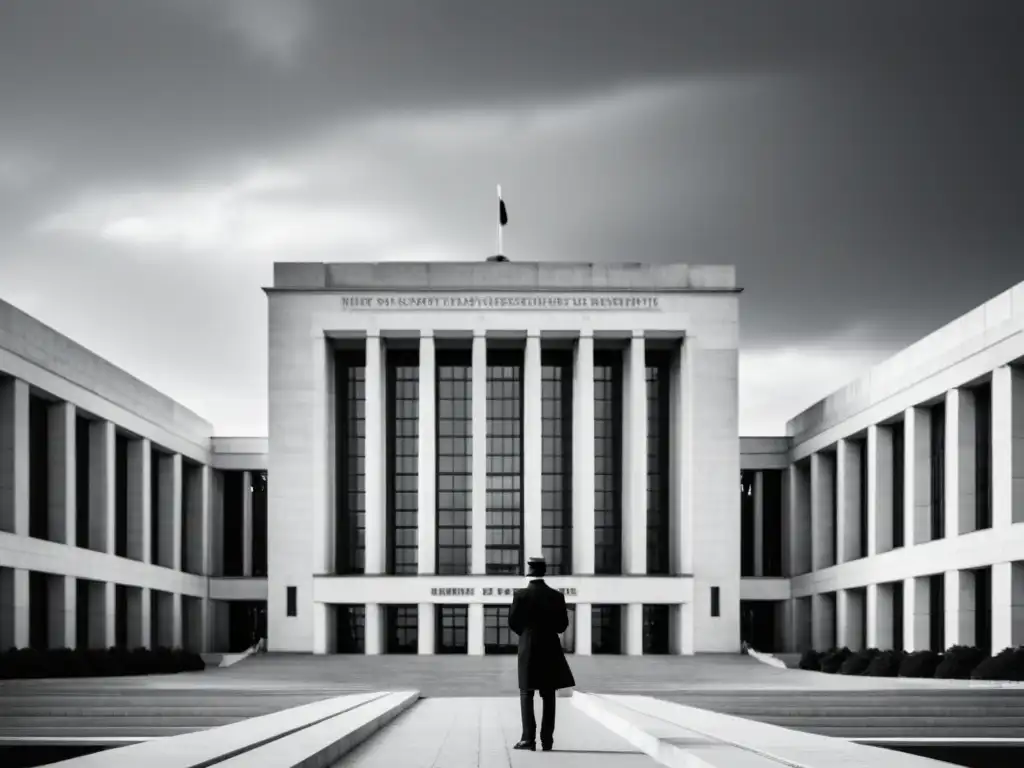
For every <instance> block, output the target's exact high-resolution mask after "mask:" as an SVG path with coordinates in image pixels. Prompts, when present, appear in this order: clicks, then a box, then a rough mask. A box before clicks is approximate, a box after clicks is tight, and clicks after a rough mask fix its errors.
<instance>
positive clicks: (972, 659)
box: [935, 645, 987, 680]
mask: <svg viewBox="0 0 1024 768" xmlns="http://www.w3.org/2000/svg"><path fill="white" fill-rule="evenodd" d="M986 657H987V654H986V653H985V652H984V651H982V650H979V649H978V648H975V647H974V646H970V645H954V646H951V647H950V648H947V649H946V652H945V653H944V654H942V661H940V662H939V666H937V667H936V668H935V677H938V678H943V679H946V680H967V679H969V678H970V676H971V672H973V671H974V668H975V667H977V666H978V665H979V664H980V663H981V662H983V661H984V660H985V658H986Z"/></svg>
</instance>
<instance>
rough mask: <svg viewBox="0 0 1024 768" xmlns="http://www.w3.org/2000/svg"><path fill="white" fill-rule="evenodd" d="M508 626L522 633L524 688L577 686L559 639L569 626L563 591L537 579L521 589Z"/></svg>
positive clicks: (541, 688)
mask: <svg viewBox="0 0 1024 768" xmlns="http://www.w3.org/2000/svg"><path fill="white" fill-rule="evenodd" d="M508 626H509V628H510V629H511V630H512V631H513V632H515V633H516V634H517V635H519V689H520V690H523V691H552V690H558V689H559V688H572V687H573V686H574V685H576V680H575V679H574V678H573V676H572V670H571V669H569V664H568V662H567V661H566V660H565V653H564V652H563V651H562V643H561V641H560V640H559V638H558V636H559V635H560V634H561V633H562V632H565V630H566V628H567V627H568V626H569V612H568V611H567V610H566V609H565V598H564V597H563V596H562V593H561V592H559V591H558V590H557V589H552V588H551V587H549V586H548V585H547V584H545V583H544V580H543V579H534V580H533V581H531V582H530V586H528V587H527V588H526V589H517V590H516V592H515V597H514V598H513V599H512V610H511V611H509V614H508Z"/></svg>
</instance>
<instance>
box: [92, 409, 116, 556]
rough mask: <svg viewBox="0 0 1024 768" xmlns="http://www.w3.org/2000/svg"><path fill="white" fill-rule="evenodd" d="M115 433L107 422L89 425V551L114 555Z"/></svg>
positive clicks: (109, 422) (112, 426)
mask: <svg viewBox="0 0 1024 768" xmlns="http://www.w3.org/2000/svg"><path fill="white" fill-rule="evenodd" d="M115 444H116V432H115V430H114V423H113V422H111V421H105V420H104V421H94V422H92V423H90V424H89V549H92V550H95V551H96V552H106V553H108V554H113V553H114V535H115V532H116V523H115V519H114V513H115V501H116V499H115V495H114V470H115V466H114V450H115Z"/></svg>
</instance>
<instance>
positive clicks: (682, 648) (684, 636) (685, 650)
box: [669, 603, 693, 656]
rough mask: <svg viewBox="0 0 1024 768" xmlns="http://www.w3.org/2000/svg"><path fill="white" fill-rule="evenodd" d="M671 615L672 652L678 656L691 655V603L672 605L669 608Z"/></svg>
mask: <svg viewBox="0 0 1024 768" xmlns="http://www.w3.org/2000/svg"><path fill="white" fill-rule="evenodd" d="M669 616H670V617H671V621H672V626H671V635H670V638H671V640H672V653H675V654H678V655H680V656H692V655H693V603H680V604H679V605H673V606H672V607H671V608H670V610H669Z"/></svg>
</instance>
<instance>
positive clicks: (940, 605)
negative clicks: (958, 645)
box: [928, 573, 946, 653]
mask: <svg viewBox="0 0 1024 768" xmlns="http://www.w3.org/2000/svg"><path fill="white" fill-rule="evenodd" d="M928 613H929V618H928V641H929V647H930V649H931V650H933V651H938V652H939V653H941V652H942V651H944V650H946V577H945V574H942V573H936V574H933V575H932V576H929V577H928Z"/></svg>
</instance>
